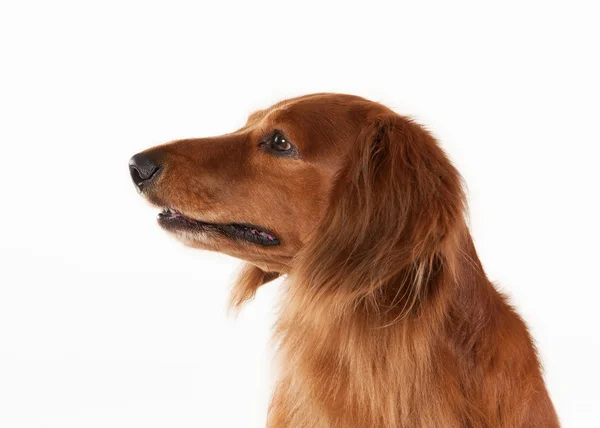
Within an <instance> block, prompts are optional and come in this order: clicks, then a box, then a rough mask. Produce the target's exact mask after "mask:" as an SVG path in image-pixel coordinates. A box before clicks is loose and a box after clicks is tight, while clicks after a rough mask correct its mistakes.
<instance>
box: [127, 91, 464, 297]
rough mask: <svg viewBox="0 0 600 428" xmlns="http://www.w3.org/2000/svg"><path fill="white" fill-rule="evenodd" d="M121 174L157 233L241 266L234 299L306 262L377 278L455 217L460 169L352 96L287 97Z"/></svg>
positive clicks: (151, 153) (145, 155) (413, 129)
mask: <svg viewBox="0 0 600 428" xmlns="http://www.w3.org/2000/svg"><path fill="white" fill-rule="evenodd" d="M129 168H130V172H131V177H132V179H133V181H134V183H135V185H136V187H137V189H138V190H139V191H140V193H141V194H142V195H143V196H144V197H145V198H146V199H147V200H148V201H150V202H151V203H152V204H154V205H156V206H157V207H160V208H161V209H162V211H161V213H160V214H159V215H158V223H159V224H160V226H161V227H162V228H164V229H165V230H166V231H168V232H170V233H172V234H173V235H174V236H175V237H176V238H178V239H179V240H181V241H183V242H184V243H185V244H187V245H189V246H192V247H196V248H202V249H208V250H213V251H218V252H222V253H226V254H229V255H231V256H234V257H237V258H240V259H243V260H245V261H247V262H249V263H250V265H248V266H247V269H246V271H245V273H244V274H243V275H242V281H241V283H244V282H246V283H247V284H245V285H244V284H242V285H241V286H240V287H238V289H239V290H242V291H241V292H240V293H241V294H240V295H239V296H238V297H237V298H235V299H236V300H239V301H241V300H244V299H246V298H247V297H249V296H250V295H251V294H252V293H253V291H254V290H255V289H256V287H257V286H258V285H260V284H262V283H263V282H266V281H268V280H270V279H272V278H274V277H276V276H278V275H279V274H281V273H289V272H291V271H292V270H293V269H294V268H295V266H297V264H298V263H300V262H299V260H304V261H303V262H302V263H303V264H304V265H305V266H308V265H311V263H310V262H308V261H307V259H308V258H310V257H312V259H314V260H313V263H312V265H313V268H315V269H316V268H317V266H316V264H321V265H323V264H326V263H330V264H333V263H337V264H339V265H340V266H341V265H344V266H350V268H351V267H352V264H353V263H354V264H356V266H355V268H359V265H361V266H362V265H363V264H365V265H366V264H368V263H371V264H372V265H371V267H370V268H369V269H368V270H369V272H370V273H367V272H364V274H365V275H367V274H368V275H375V274H374V273H373V272H371V271H372V270H373V269H374V268H379V269H381V268H383V267H384V266H385V265H386V264H389V263H390V260H388V259H386V258H385V257H388V256H389V255H390V254H391V253H393V252H394V251H393V250H394V249H396V250H398V249H399V246H401V247H402V248H401V250H402V251H401V254H402V255H403V256H404V257H408V254H407V252H409V253H411V256H414V255H415V254H414V253H415V252H420V251H426V250H427V248H429V247H430V246H431V245H434V244H436V243H439V242H440V241H441V240H442V239H443V238H444V236H446V235H447V234H448V232H449V230H450V229H451V226H450V224H451V223H452V222H454V221H456V219H457V218H458V217H459V216H460V214H461V204H462V197H461V190H460V183H459V178H458V174H457V173H456V171H455V170H454V168H453V167H452V166H451V165H450V163H449V162H448V160H447V159H446V158H445V156H444V154H443V152H442V151H441V149H440V148H439V147H438V146H437V144H436V143H435V141H434V140H433V138H432V137H431V136H430V135H429V134H428V133H427V132H426V131H424V130H423V129H422V128H421V127H420V126H418V125H416V124H414V123H413V122H411V121H410V120H408V119H406V118H403V117H401V116H399V115H397V114H395V113H394V112H392V111H391V110H389V109H388V108H386V107H384V106H382V105H380V104H378V103H374V102H371V101H368V100H365V99H363V98H360V97H355V96H350V95H340V94H314V95H308V96H303V97H299V98H294V99H290V100H286V101H283V102H280V103H278V104H275V105H274V106H272V107H270V108H268V109H265V110H260V111H257V112H255V113H253V114H251V115H250V117H249V118H248V121H247V123H246V124H245V125H244V126H243V127H242V128H240V129H239V130H237V131H235V132H232V133H230V134H226V135H223V136H219V137H211V138H197V139H196V138H194V139H185V140H179V141H173V142H170V143H167V144H164V145H161V146H158V147H154V148H151V149H149V150H146V151H144V152H141V153H138V154H136V155H135V156H134V157H133V158H132V159H131V160H130V164H129ZM373 243H377V245H375V246H374V245H373ZM373 248H377V250H374V249H373ZM395 253H397V254H400V253H398V252H397V251H395ZM356 256H360V257H362V260H358V259H357V260H355V257H356ZM317 258H319V259H320V260H317ZM373 263H376V264H375V265H373ZM382 263H383V264H382ZM338 271H339V272H343V270H342V269H338ZM342 274H343V273H342ZM375 276H376V275H375Z"/></svg>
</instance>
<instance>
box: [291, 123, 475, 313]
mask: <svg viewBox="0 0 600 428" xmlns="http://www.w3.org/2000/svg"><path fill="white" fill-rule="evenodd" d="M463 200H464V197H463V191H462V185H461V178H460V176H459V174H458V172H457V171H456V169H455V168H454V167H453V166H452V164H451V163H450V161H449V160H448V158H447V157H446V155H445V154H444V152H443V151H442V149H441V148H440V147H439V146H438V144H437V142H436V141H435V139H434V138H433V137H432V136H431V135H430V134H429V133H428V132H427V131H426V130H424V129H423V128H422V127H421V126H419V125H418V124H416V123H414V122H413V121H411V120H410V119H407V118H404V117H401V116H399V115H396V114H394V113H392V112H389V113H385V114H380V115H378V116H376V117H374V118H371V119H370V120H369V121H368V123H366V124H365V126H364V128H363V130H362V132H361V134H360V135H359V137H358V140H357V142H356V144H355V147H354V149H353V150H352V152H351V154H350V156H349V158H348V161H347V162H346V164H345V166H344V168H343V169H342V171H341V172H340V174H339V175H338V177H337V179H336V181H335V183H334V187H333V191H332V200H331V201H330V209H329V210H328V211H327V213H326V215H325V218H324V220H323V222H322V224H321V226H320V229H319V230H318V231H317V232H316V233H315V238H314V239H313V241H312V242H311V245H310V246H309V247H307V248H306V249H305V251H304V252H303V253H302V254H301V255H299V257H298V265H299V275H298V276H300V277H302V278H304V280H305V281H306V282H307V283H309V286H310V284H311V283H312V284H313V287H314V290H313V292H314V293H318V294H319V295H325V294H327V293H329V292H334V291H335V292H339V291H343V293H344V295H346V296H347V297H348V298H349V299H348V303H349V305H353V306H352V307H353V308H355V307H356V302H357V301H359V302H363V303H364V302H366V301H368V300H369V299H371V300H372V299H386V298H387V297H386V295H388V294H389V293H390V292H391V293H393V296H394V297H393V300H392V301H391V302H390V301H388V302H386V304H387V305H392V306H393V305H405V307H412V306H413V304H411V303H410V301H412V302H413V303H414V301H415V299H416V298H417V297H418V294H419V293H420V292H421V291H420V290H421V286H422V285H423V283H425V282H426V279H427V278H429V275H430V274H431V273H432V271H434V270H436V269H437V267H439V264H440V263H450V261H448V260H442V259H443V257H444V255H443V253H444V248H445V245H446V243H448V242H450V241H452V240H453V239H454V237H455V235H456V234H455V232H456V231H457V230H458V229H460V225H461V224H463V223H462V222H463V211H464V207H463ZM386 285H387V287H386ZM415 296H417V297H415ZM388 297H389V296H388ZM403 297H404V300H407V301H408V303H407V302H406V301H405V302H401V301H400V300H402V298H403ZM396 299H398V300H396ZM338 301H339V294H338ZM381 304H382V303H381V301H380V300H377V301H376V302H374V305H375V306H377V310H379V309H380V308H381ZM406 305H408V306H406Z"/></svg>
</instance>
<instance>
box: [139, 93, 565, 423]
mask: <svg viewBox="0 0 600 428" xmlns="http://www.w3.org/2000/svg"><path fill="white" fill-rule="evenodd" d="M130 170H131V176H132V179H133V181H134V182H135V184H136V186H137V187H138V188H139V190H140V191H141V193H142V195H144V197H146V198H147V199H148V200H149V201H151V202H152V203H154V204H155V205H157V206H159V207H163V208H165V209H164V211H163V212H161V213H160V214H159V219H158V222H159V224H160V225H161V226H162V227H163V228H164V229H166V230H167V231H169V232H171V233H172V234H173V235H174V236H175V237H177V238H178V239H180V240H181V241H183V242H184V243H186V244H187V245H190V246H193V247H198V248H203V249H208V250H213V251H219V252H222V253H226V254H229V255H232V256H235V257H238V258H240V259H243V260H245V261H247V262H248V263H247V264H246V267H245V269H244V271H243V272H242V275H241V276H240V278H239V280H238V282H237V284H236V286H235V288H234V291H233V300H232V303H233V305H235V306H238V305H240V304H241V303H243V302H244V301H245V300H247V299H249V298H251V297H252V296H253V295H254V293H255V291H256V290H257V288H258V287H260V286H261V285H262V284H263V283H265V282H267V281H270V280H271V279H273V278H276V277H277V276H279V275H282V274H286V275H287V276H288V278H287V280H286V283H285V284H286V291H285V297H284V301H283V306H282V311H281V317H280V319H279V321H278V324H277V329H276V335H277V339H278V342H279V357H280V360H281V361H280V362H281V366H282V367H281V373H280V378H279V382H278V384H277V387H276V391H275V394H274V397H273V400H272V403H271V408H270V411H269V422H268V426H269V427H271V428H280V427H293V428H325V427H339V428H342V427H343V428H352V427H361V428H366V427H385V428H387V427H390V428H391V427H406V428H409V427H410V428H414V427H431V428H443V427H456V428H458V427H460V428H464V427H527V428H533V427H544V428H549V427H557V426H558V420H557V417H556V414H555V411H554V408H553V406H552V403H551V401H550V398H549V396H548V393H547V392H546V388H545V386H544V381H543V379H542V376H541V373H540V367H539V363H538V359H537V356H536V352H535V348H534V346H533V344H532V340H531V338H530V336H529V333H528V331H527V328H526V326H525V324H524V323H523V321H522V320H521V318H519V316H518V315H517V314H516V313H515V311H514V310H513V309H512V308H511V307H510V306H509V305H508V304H507V303H506V299H505V298H504V297H503V296H502V295H501V294H500V293H498V291H496V290H495V289H494V287H493V286H492V284H491V283H490V281H489V280H488V279H487V277H486V275H485V273H484V271H483V268H482V266H481V264H480V262H479V259H478V257H477V254H476V252H475V248H474V247H473V242H472V240H471V236H470V234H469V230H468V228H467V226H466V224H465V220H464V210H465V201H464V195H463V190H462V186H461V179H460V176H459V174H458V172H457V171H456V170H455V169H454V167H453V166H452V164H451V163H450V162H449V160H448V159H447V157H446V156H445V154H444V152H443V151H442V150H441V149H440V147H439V146H438V144H437V143H436V141H435V140H434V139H433V138H432V137H431V135H429V134H428V133H427V132H426V131H425V130H423V128H421V127H420V126H419V125H417V124H415V123H414V122H412V121H411V120H409V119H407V118H404V117H401V116H399V115H397V114H395V113H394V112H393V111H391V110H389V109H388V108H386V107H384V106H382V105H380V104H377V103H374V102H371V101H367V100H365V99H362V98H359V97H355V96H349V95H338V94H315V95H308V96H304V97H300V98H295V99H291V100H287V101H284V102H281V103H278V104H276V105H274V106H272V107H271V108H269V109H266V110H261V111H258V112H255V113H253V114H252V115H250V118H249V119H248V122H247V123H246V125H245V126H244V127H243V128H241V129H239V130H238V131H235V132H233V133H231V134H227V135H224V136H221V137H215V138H204V139H189V140H181V141H175V142H172V143H169V144H165V145H163V146H159V147H156V148H153V149H150V150H147V151H145V152H142V153H139V154H137V155H135V156H134V157H133V158H132V159H131V161H130Z"/></svg>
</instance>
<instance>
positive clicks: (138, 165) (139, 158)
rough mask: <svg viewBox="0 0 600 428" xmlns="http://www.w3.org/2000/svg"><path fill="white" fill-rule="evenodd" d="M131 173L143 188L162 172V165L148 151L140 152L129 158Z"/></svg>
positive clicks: (137, 183)
mask: <svg viewBox="0 0 600 428" xmlns="http://www.w3.org/2000/svg"><path fill="white" fill-rule="evenodd" d="M129 173H130V174H131V179H132V180H133V182H134V183H135V185H136V186H137V187H138V188H139V189H140V190H141V189H142V187H143V186H145V185H146V184H148V183H150V182H151V181H152V180H154V179H155V178H156V177H157V176H158V175H159V174H160V165H158V164H157V163H156V161H155V160H154V159H152V157H151V156H150V155H148V154H147V153H138V154H137V155H135V156H133V157H132V158H131V159H130V160H129Z"/></svg>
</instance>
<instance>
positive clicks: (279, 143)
mask: <svg viewBox="0 0 600 428" xmlns="http://www.w3.org/2000/svg"><path fill="white" fill-rule="evenodd" d="M271 147H272V148H273V149H275V150H277V151H278V152H289V151H290V150H291V149H292V144H291V143H290V142H289V141H288V139H287V137H286V136H285V135H282V134H281V133H279V132H276V133H275V134H273V137H271Z"/></svg>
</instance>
